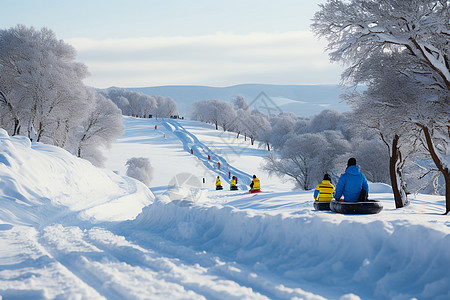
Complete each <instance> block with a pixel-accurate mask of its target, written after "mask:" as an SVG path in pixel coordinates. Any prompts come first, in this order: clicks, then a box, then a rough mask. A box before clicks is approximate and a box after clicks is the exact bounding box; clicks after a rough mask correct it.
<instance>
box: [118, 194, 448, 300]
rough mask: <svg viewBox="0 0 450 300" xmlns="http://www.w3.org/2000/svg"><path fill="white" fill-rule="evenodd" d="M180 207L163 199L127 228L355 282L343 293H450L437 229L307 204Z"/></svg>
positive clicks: (239, 258) (282, 272)
mask: <svg viewBox="0 0 450 300" xmlns="http://www.w3.org/2000/svg"><path fill="white" fill-rule="evenodd" d="M186 204H187V203H186V202H180V201H172V202H170V201H169V200H168V199H167V198H166V197H161V198H160V199H157V201H155V202H154V203H153V204H152V205H149V206H147V207H145V208H144V210H143V212H142V214H140V215H139V216H138V217H137V218H136V219H135V220H134V221H132V222H130V223H128V226H130V227H128V228H127V230H130V231H132V232H139V231H143V232H145V233H146V234H148V233H151V232H153V233H157V234H159V235H163V236H165V237H166V238H169V239H170V240H174V241H178V242H180V243H182V244H183V245H185V246H186V245H190V246H191V247H193V248H194V250H196V251H207V252H209V253H215V254H216V255H219V256H220V257H226V258H227V259H228V260H230V261H235V262H237V263H239V264H242V265H247V266H248V267H249V268H250V269H253V270H254V271H255V272H270V273H272V274H278V276H280V277H282V278H285V279H287V280H292V281H298V280H305V281H311V282H314V283H315V284H320V285H322V286H327V285H328V286H339V285H341V284H342V282H353V283H358V284H355V286H354V287H353V290H349V291H348V292H357V294H361V295H374V297H375V298H392V297H394V296H398V295H401V294H404V295H405V296H407V297H409V296H411V295H421V296H423V297H424V298H430V299H431V298H436V297H447V296H450V294H448V290H446V291H445V290H442V288H443V287H448V286H449V285H450V276H448V275H446V274H447V273H448V265H447V264H442V263H441V262H444V261H445V262H448V261H450V254H449V252H448V248H449V247H450V239H449V238H448V237H449V236H448V235H447V234H446V233H444V232H442V231H439V230H435V229H433V228H429V227H427V226H423V225H420V224H418V225H413V224H409V225H408V226H405V224H404V221H383V220H379V219H378V218H377V217H374V218H367V217H366V216H363V218H359V219H357V218H346V217H345V216H343V220H342V221H339V222H336V221H337V220H336V219H335V218H334V216H336V215H335V214H333V213H315V212H313V211H312V210H311V209H303V210H300V211H298V212H297V214H296V215H286V214H284V215H283V214H277V215H269V214H265V213H261V212H257V211H250V210H240V209H237V208H235V207H230V206H220V205H210V204H208V201H205V202H203V203H198V202H191V203H190V205H186ZM411 232H414V234H411ZM429 245H433V247H432V248H430V247H429ZM392 291H395V293H392ZM343 299H358V296H355V295H347V296H346V297H344V298H343Z"/></svg>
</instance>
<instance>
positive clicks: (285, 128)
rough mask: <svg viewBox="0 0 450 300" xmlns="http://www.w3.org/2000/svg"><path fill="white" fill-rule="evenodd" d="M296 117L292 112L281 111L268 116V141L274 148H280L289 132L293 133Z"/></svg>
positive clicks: (287, 137)
mask: <svg viewBox="0 0 450 300" xmlns="http://www.w3.org/2000/svg"><path fill="white" fill-rule="evenodd" d="M297 119H298V118H297V116H296V115H294V114H293V113H281V114H278V115H275V116H272V117H271V118H270V123H271V128H272V130H271V132H270V139H269V143H270V144H271V145H272V147H273V148H274V149H275V150H278V149H281V148H282V147H283V145H284V143H285V142H286V141H287V139H289V134H292V133H294V128H295V126H296V122H297Z"/></svg>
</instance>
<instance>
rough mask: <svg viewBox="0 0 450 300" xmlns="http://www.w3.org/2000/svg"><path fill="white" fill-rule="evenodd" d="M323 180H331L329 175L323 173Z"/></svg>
mask: <svg viewBox="0 0 450 300" xmlns="http://www.w3.org/2000/svg"><path fill="white" fill-rule="evenodd" d="M323 180H328V181H331V178H330V175H328V174H325V175H323Z"/></svg>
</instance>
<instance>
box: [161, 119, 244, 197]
mask: <svg viewBox="0 0 450 300" xmlns="http://www.w3.org/2000/svg"><path fill="white" fill-rule="evenodd" d="M163 126H164V127H165V128H166V129H167V130H169V131H171V132H173V134H174V135H175V136H176V137H178V139H179V140H180V141H181V142H182V143H183V148H184V150H185V151H186V152H188V153H191V149H193V150H194V153H193V155H194V156H196V157H197V158H198V160H199V161H200V162H202V163H203V165H204V166H205V167H206V168H208V169H209V170H211V171H213V172H215V173H216V174H218V175H219V176H221V177H222V178H223V180H224V181H226V182H228V183H230V179H228V172H231V174H233V175H235V176H237V177H238V178H239V187H240V189H243V190H247V189H248V188H249V186H250V183H251V182H252V176H251V175H250V174H248V173H245V172H243V171H241V170H239V169H237V168H235V167H233V166H232V165H230V164H229V163H228V162H227V160H226V159H225V158H223V157H222V156H220V155H218V154H216V153H214V152H213V151H212V150H211V149H210V148H209V147H208V146H206V145H205V144H204V143H202V142H200V140H199V139H198V138H197V137H196V136H195V135H194V134H192V133H190V132H189V131H187V130H186V129H185V128H184V127H183V126H182V125H180V123H178V122H177V121H175V120H167V121H165V122H164V123H163ZM208 155H210V157H211V160H208ZM218 162H220V165H221V168H220V169H218V168H216V166H217V163H218Z"/></svg>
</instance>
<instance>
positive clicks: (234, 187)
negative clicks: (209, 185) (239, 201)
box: [230, 185, 238, 191]
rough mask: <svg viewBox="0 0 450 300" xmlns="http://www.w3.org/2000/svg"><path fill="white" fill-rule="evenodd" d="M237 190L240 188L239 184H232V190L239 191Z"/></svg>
mask: <svg viewBox="0 0 450 300" xmlns="http://www.w3.org/2000/svg"><path fill="white" fill-rule="evenodd" d="M237 190H238V187H237V185H232V186H230V191H237Z"/></svg>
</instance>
